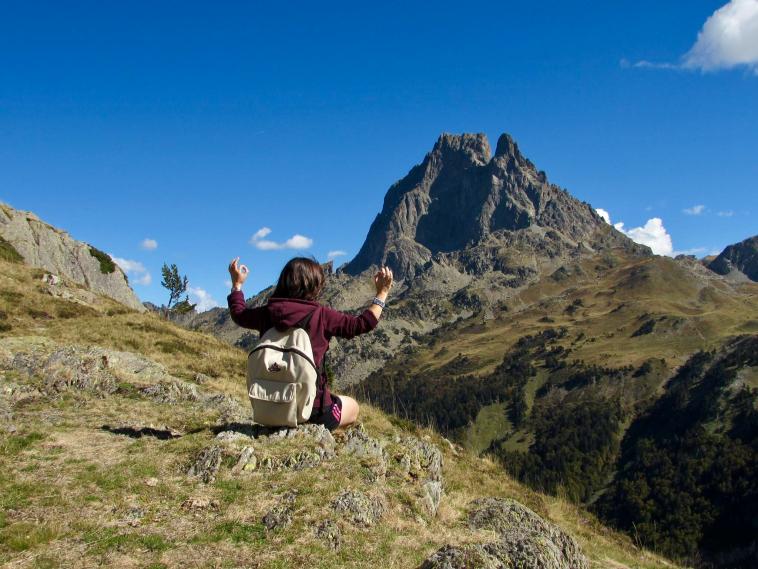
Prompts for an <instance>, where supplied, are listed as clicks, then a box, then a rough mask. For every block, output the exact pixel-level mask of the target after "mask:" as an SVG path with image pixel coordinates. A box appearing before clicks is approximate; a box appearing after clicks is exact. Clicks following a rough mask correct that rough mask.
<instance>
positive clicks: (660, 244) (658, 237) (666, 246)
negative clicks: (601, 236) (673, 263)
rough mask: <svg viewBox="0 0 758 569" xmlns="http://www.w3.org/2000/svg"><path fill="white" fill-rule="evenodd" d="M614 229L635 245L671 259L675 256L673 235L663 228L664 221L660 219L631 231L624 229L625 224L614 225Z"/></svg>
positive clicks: (653, 219)
mask: <svg viewBox="0 0 758 569" xmlns="http://www.w3.org/2000/svg"><path fill="white" fill-rule="evenodd" d="M614 227H615V228H616V229H618V230H619V231H621V233H624V234H625V235H626V236H627V237H629V238H630V239H631V240H632V241H634V242H635V243H639V244H641V245H647V246H648V247H650V249H651V250H652V251H653V253H655V254H656V255H667V256H669V257H671V256H673V254H674V245H673V243H672V242H671V235H669V233H668V231H666V228H665V227H664V226H663V220H662V219H661V218H660V217H653V218H651V219H648V220H647V222H646V223H645V225H643V226H642V227H633V228H632V229H629V230H627V229H624V223H623V222H619V223H616V224H614Z"/></svg>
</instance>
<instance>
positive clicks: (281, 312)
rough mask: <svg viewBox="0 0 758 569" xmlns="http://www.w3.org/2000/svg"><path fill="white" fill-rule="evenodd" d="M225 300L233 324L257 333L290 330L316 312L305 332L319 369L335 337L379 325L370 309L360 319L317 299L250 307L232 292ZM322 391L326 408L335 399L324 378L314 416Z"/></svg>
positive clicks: (275, 300) (283, 300)
mask: <svg viewBox="0 0 758 569" xmlns="http://www.w3.org/2000/svg"><path fill="white" fill-rule="evenodd" d="M226 299H227V301H228V302H229V313H230V314H231V317H232V320H233V321H234V323H235V324H237V325H239V326H242V327H243V328H252V329H253V330H258V332H259V333H261V334H263V333H264V332H265V331H266V330H268V329H269V328H272V327H276V329H277V330H281V331H284V330H286V329H287V328H291V327H292V326H294V325H295V324H297V323H298V322H300V321H301V320H303V318H305V317H306V316H307V315H308V314H309V313H310V312H312V311H314V310H315V312H314V313H313V316H312V317H311V320H310V323H309V324H308V328H307V330H306V332H308V336H309V337H310V339H311V347H312V348H313V359H314V360H315V363H316V366H317V367H319V368H320V367H321V362H323V361H324V355H325V354H326V352H327V350H328V349H329V340H331V339H332V337H334V336H337V337H338V338H352V337H354V336H357V335H358V334H364V333H366V332H369V331H371V330H373V329H374V328H376V325H377V322H378V320H377V319H376V316H374V315H373V313H372V312H371V311H370V310H368V309H366V310H364V311H363V313H362V314H361V315H360V316H352V315H351V314H345V313H344V312H340V311H338V310H334V309H333V308H329V307H328V306H323V305H321V304H319V303H318V302H316V301H314V300H299V299H295V298H274V297H272V298H269V300H268V304H266V305H264V306H259V307H258V308H247V306H246V305H245V295H244V294H243V293H242V291H239V290H235V291H232V293H231V294H230V295H229V296H228V297H227V298H226ZM322 392H323V402H324V403H323V408H324V409H328V408H329V407H330V406H331V404H332V397H331V394H330V393H329V387H328V386H327V385H326V378H322V381H320V382H319V386H318V391H317V393H316V403H315V405H314V412H315V413H318V412H319V411H320V409H321V408H320V407H316V405H321V401H322Z"/></svg>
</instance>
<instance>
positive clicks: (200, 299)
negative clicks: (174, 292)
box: [187, 286, 219, 312]
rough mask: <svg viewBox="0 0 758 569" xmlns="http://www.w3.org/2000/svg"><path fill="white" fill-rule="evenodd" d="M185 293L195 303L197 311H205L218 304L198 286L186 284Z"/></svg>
mask: <svg viewBox="0 0 758 569" xmlns="http://www.w3.org/2000/svg"><path fill="white" fill-rule="evenodd" d="M187 295H188V296H189V299H190V302H191V303H192V304H195V305H197V306H195V310H196V311H197V312H205V311H206V310H210V309H211V308H216V307H217V306H218V305H219V304H218V302H216V299H215V298H213V297H212V296H211V295H210V293H209V292H207V291H206V290H204V289H202V288H199V287H193V286H188V287H187Z"/></svg>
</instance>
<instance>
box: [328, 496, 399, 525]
mask: <svg viewBox="0 0 758 569" xmlns="http://www.w3.org/2000/svg"><path fill="white" fill-rule="evenodd" d="M332 508H334V509H335V510H336V511H338V512H343V513H345V514H346V515H347V517H348V519H349V520H350V521H351V522H352V523H353V524H355V525H356V526H360V527H371V526H373V525H374V524H376V523H377V522H378V521H379V520H380V519H381V518H382V516H383V515H384V512H385V509H386V508H385V505H384V502H383V501H382V500H381V499H379V498H378V497H370V496H368V495H366V494H364V493H363V492H360V491H358V490H345V491H344V492H342V493H341V494H339V495H338V496H337V497H336V498H335V499H334V500H332Z"/></svg>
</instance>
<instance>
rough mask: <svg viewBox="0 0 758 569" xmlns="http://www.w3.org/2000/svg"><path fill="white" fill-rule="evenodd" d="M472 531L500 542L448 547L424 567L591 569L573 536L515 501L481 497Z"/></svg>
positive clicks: (474, 504)
mask: <svg viewBox="0 0 758 569" xmlns="http://www.w3.org/2000/svg"><path fill="white" fill-rule="evenodd" d="M470 508H471V510H470V512H469V519H468V524H469V527H470V528H471V529H472V530H490V531H493V532H495V534H496V535H497V536H498V539H497V540H496V541H493V542H487V543H470V544H466V545H463V546H460V547H456V546H450V545H447V546H445V547H442V548H441V549H440V550H438V551H437V552H436V553H434V554H433V555H431V556H430V557H429V558H428V559H427V560H426V561H425V562H424V563H423V564H422V565H421V569H490V568H492V569H495V568H503V569H587V568H588V567H589V562H588V561H587V558H586V557H585V556H584V554H583V553H582V551H581V549H580V548H579V545H578V544H577V543H576V541H574V538H572V537H571V536H570V535H568V534H567V533H565V532H564V531H563V530H561V529H560V528H558V527H557V526H555V525H553V524H551V523H549V522H547V521H546V520H544V519H543V518H541V517H540V516H538V515H537V514H536V513H535V512H533V511H532V510H530V509H529V508H527V507H526V506H523V505H522V504H519V503H518V502H516V501H515V500H510V499H497V498H480V499H478V500H474V501H473V502H472V503H471V504H470Z"/></svg>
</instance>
